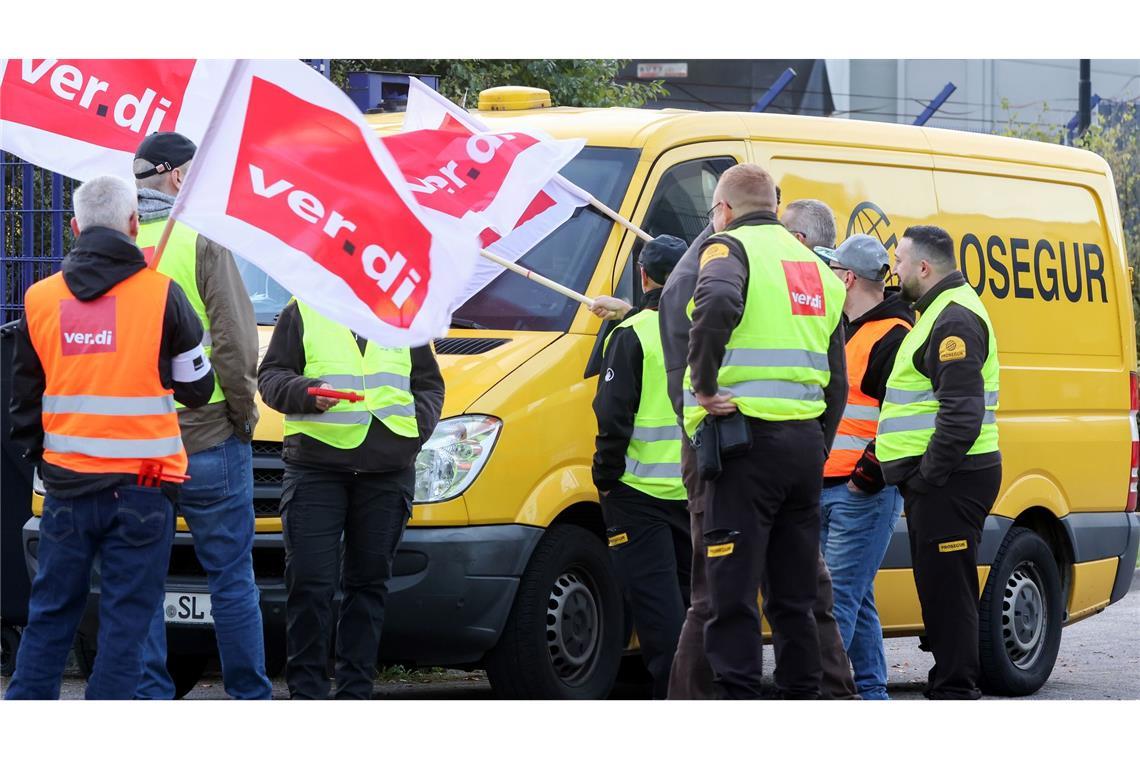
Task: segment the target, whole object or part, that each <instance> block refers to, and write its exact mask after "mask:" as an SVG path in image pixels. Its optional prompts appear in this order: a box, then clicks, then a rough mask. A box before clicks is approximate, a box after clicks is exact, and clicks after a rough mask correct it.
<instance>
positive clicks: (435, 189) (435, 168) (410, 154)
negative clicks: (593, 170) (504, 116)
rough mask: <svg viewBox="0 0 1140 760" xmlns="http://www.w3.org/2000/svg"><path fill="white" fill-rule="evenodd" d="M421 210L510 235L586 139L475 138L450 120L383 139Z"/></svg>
mask: <svg viewBox="0 0 1140 760" xmlns="http://www.w3.org/2000/svg"><path fill="white" fill-rule="evenodd" d="M383 140H384V144H385V146H386V147H387V148H388V152H389V153H391V154H392V158H393V159H395V161H396V164H397V166H399V167H400V171H401V172H403V174H404V177H405V179H407V181H408V187H409V189H410V190H411V191H412V192H413V193H414V194H415V196H416V200H418V201H419V203H420V205H421V206H423V207H424V208H427V209H432V210H433V211H438V212H439V213H440V214H441V215H443V216H444V217H448V218H452V219H460V220H465V221H467V222H470V223H474V224H477V225H479V226H480V227H481V228H483V229H487V230H488V231H490V232H493V233H494V234H495V235H496V236H499V235H503V234H505V233H507V232H510V231H511V230H513V229H514V228H515V225H516V224H518V221H519V218H520V217H521V216H522V215H523V212H524V211H526V210H527V208H528V207H529V206H530V205H531V202H532V201H533V200H534V197H535V196H536V195H537V194H538V193H539V192H540V191H541V190H542V188H543V186H544V185H545V184H546V183H547V182H548V181H549V180H550V179H551V178H552V177H554V176H555V175H556V174H557V173H558V171H559V169H561V168H562V167H563V166H565V165H566V164H567V163H568V162H569V161H570V159H572V158H573V157H574V156H576V155H577V154H578V151H580V150H581V149H582V146H583V145H585V144H586V141H585V140H582V139H576V140H552V139H550V138H549V137H546V136H545V135H532V134H528V133H525V132H499V133H495V134H490V133H477V132H472V131H471V130H469V129H467V128H466V127H464V126H463V125H462V124H460V123H459V122H457V121H455V120H454V119H450V118H445V119H444V120H443V122H442V123H441V124H440V126H438V127H430V128H427V129H418V130H415V131H404V132H401V133H398V134H394V135H387V136H385V137H384V138H383Z"/></svg>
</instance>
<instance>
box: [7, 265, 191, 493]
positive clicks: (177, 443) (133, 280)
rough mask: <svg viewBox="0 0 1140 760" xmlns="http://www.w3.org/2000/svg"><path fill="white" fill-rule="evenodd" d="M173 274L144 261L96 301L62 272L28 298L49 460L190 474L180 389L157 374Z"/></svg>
mask: <svg viewBox="0 0 1140 760" xmlns="http://www.w3.org/2000/svg"><path fill="white" fill-rule="evenodd" d="M169 289H170V278H169V277H166V276H165V275H161V274H158V273H157V272H155V271H153V270H151V269H143V270H141V271H139V272H137V273H135V274H133V275H131V276H130V277H128V278H127V279H125V280H123V281H122V282H120V283H119V284H117V285H115V287H113V288H111V289H110V290H109V291H107V293H106V294H104V295H103V296H100V297H99V298H96V299H94V300H92V301H80V300H78V299H77V298H75V296H74V295H72V293H71V291H70V290H69V289H68V287H67V284H66V283H65V282H64V280H63V275H62V274H55V275H52V276H51V277H48V278H47V279H45V280H41V281H40V282H37V283H36V284H34V285H32V287H30V288H28V292H27V294H26V296H25V298H24V308H25V313H26V315H27V319H28V332H29V334H30V336H31V339H32V345H33V347H34V348H35V350H36V354H37V355H38V356H39V359H40V363H41V364H42V365H43V368H44V375H45V377H46V380H47V387H46V389H45V390H44V396H43V415H42V418H43V429H44V461H45V462H50V463H51V464H53V465H55V466H57V467H63V468H64V469H67V470H71V471H72V472H80V473H120V474H124V475H135V474H137V473H138V472H139V471H140V469H141V468H142V467H143V465H144V464H146V463H154V464H157V465H160V466H161V467H162V477H163V479H164V480H170V481H179V480H181V479H182V478H181V476H183V475H185V474H186V451H185V449H183V448H182V435H181V431H180V430H179V427H178V413H177V412H176V411H175V409H174V394H173V392H172V391H171V390H170V389H169V388H164V387H163V385H162V379H161V378H160V376H159V374H158V356H159V348H160V345H161V342H162V323H163V316H164V314H165V312H166V297H167V293H168V291H169Z"/></svg>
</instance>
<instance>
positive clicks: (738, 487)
mask: <svg viewBox="0 0 1140 760" xmlns="http://www.w3.org/2000/svg"><path fill="white" fill-rule="evenodd" d="M749 424H750V426H751V428H752V449H751V450H750V451H749V452H748V453H747V454H744V455H742V456H739V457H734V458H731V459H725V460H724V462H723V471H722V472H721V475H720V477H719V478H718V479H717V480H716V481H715V482H714V484H713V489H712V498H711V499H710V501H709V503H708V504H707V509H706V512H705V515H704V543H705V547H706V551H705V554H706V557H707V568H706V569H707V573H708V584H709V602H710V608H711V612H712V617H711V618H710V619H709V621H708V622H707V623H706V624H705V653H706V655H707V656H708V659H709V664H710V665H711V667H712V671H713V674H714V681H715V683H716V684H717V686H718V689H719V691H720V696H722V697H727V698H730V699H754V698H758V697H760V695H761V689H760V681H761V676H762V672H763V663H762V653H763V646H762V644H763V641H762V635H761V632H760V609H759V607H758V605H757V602H756V591H757V589H758V588H759V587H760V582H761V580H762V579H764V578H765V576H767V577H766V581H767V588H768V592H769V594H768V596H767V597H766V598H765V607H766V612H767V615H768V622H769V623H770V624H771V626H772V631H773V636H774V637H776V638H778V639H779V640H780V643H781V645H780V647H779V648H778V650H777V660H776V667H777V669H778V670H779V672H780V680H781V684H780V686H781V692H782V695H783V696H785V697H789V698H805V699H812V698H818V697H819V696H820V680H821V677H822V666H821V657H820V647H819V638H818V632H817V629H816V622H815V616H814V615H813V612H812V610H813V608H814V607H815V604H816V597H817V589H818V576H817V573H818V565H819V496H820V491H821V488H822V478H821V473H822V472H823V460H824V443H823V430H822V428H821V427H820V424H819V422H818V421H816V420H803V421H792V422H766V421H764V420H758V419H750V420H749Z"/></svg>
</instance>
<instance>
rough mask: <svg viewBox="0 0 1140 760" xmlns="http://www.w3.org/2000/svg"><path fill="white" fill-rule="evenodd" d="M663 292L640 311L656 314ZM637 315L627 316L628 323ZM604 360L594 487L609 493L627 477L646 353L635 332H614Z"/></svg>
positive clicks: (645, 299)
mask: <svg viewBox="0 0 1140 760" xmlns="http://www.w3.org/2000/svg"><path fill="white" fill-rule="evenodd" d="M660 300H661V289H660V288H658V289H656V290H651V291H649V292H648V293H646V294H645V295H644V296H643V297H642V301H641V309H639V310H638V311H640V310H642V309H650V310H653V311H656V310H657V303H658V302H659V301H660ZM634 313H636V312H630V314H629V315H627V316H626V319H629V317H630V316H632V315H633V314H634ZM609 340H610V342H609V345H608V346H606V352H605V354H604V355H603V356H602V369H601V374H600V376H599V377H598V390H597V393H595V394H594V416H595V417H597V418H598V436H597V438H596V439H595V444H594V467H593V476H594V485H595V486H597V488H598V490H599V491H609V490H611V489H613V488H614V486H616V485H617V484H618V480H619V479H620V478H621V476H622V475H624V474H625V452H626V450H627V449H628V448H629V441H630V438H631V437H632V436H633V418H634V416H636V414H637V407H638V406H639V405H640V404H641V370H642V362H643V361H644V359H645V353H644V352H643V351H642V350H641V341H640V340H639V339H638V337H637V333H635V332H634V331H633V330H629V329H626V330H616V329H615V330H614V332H613V333H612V334H611V335H610V339H609Z"/></svg>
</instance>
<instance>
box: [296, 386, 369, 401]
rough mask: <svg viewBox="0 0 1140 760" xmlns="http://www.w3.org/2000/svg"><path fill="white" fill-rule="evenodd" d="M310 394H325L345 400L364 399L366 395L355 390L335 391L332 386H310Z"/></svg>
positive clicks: (325, 396)
mask: <svg viewBox="0 0 1140 760" xmlns="http://www.w3.org/2000/svg"><path fill="white" fill-rule="evenodd" d="M308 393H309V395H310V396H323V397H324V398H339V399H343V400H345V401H363V400H364V396H362V395H360V394H359V393H354V392H353V391H334V390H333V389H332V388H309V391H308Z"/></svg>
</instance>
